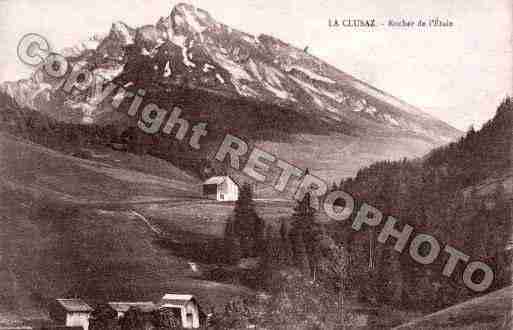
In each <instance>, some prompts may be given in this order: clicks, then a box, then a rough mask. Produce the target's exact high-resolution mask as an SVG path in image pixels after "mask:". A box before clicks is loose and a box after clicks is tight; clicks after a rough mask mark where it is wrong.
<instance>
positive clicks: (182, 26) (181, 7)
mask: <svg viewBox="0 0 513 330" xmlns="http://www.w3.org/2000/svg"><path fill="white" fill-rule="evenodd" d="M169 21H170V22H171V26H172V29H173V31H174V33H176V34H180V35H188V34H191V33H193V34H201V33H203V32H204V31H205V30H206V29H208V28H210V27H212V26H215V25H217V24H218V23H217V22H216V21H215V20H214V19H213V18H212V16H211V15H210V14H209V13H208V12H207V11H205V10H203V9H201V8H196V7H195V6H193V5H191V4H187V3H179V4H177V5H176V6H175V7H174V8H173V10H172V11H171V14H170V16H169Z"/></svg>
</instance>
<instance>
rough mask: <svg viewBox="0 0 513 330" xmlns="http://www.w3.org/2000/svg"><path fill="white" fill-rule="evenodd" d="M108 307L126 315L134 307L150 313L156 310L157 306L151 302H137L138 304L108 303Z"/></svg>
mask: <svg viewBox="0 0 513 330" xmlns="http://www.w3.org/2000/svg"><path fill="white" fill-rule="evenodd" d="M108 305H109V306H110V307H111V308H112V309H113V310H115V311H116V312H121V313H126V312H127V311H128V310H129V309H130V308H131V307H135V308H137V309H139V310H140V311H143V312H150V311H152V310H155V309H157V306H156V305H155V304H154V303H153V302H152V301H138V302H125V301H116V302H109V303H108Z"/></svg>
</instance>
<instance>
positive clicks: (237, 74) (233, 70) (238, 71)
mask: <svg viewBox="0 0 513 330" xmlns="http://www.w3.org/2000/svg"><path fill="white" fill-rule="evenodd" d="M214 60H215V61H216V62H217V64H219V65H220V66H221V67H223V68H224V69H226V70H227V71H228V72H230V74H231V75H232V78H233V79H235V80H243V79H245V80H247V81H253V78H251V76H250V75H249V73H248V72H247V71H246V70H245V69H244V68H243V67H242V66H240V65H239V64H237V63H235V62H233V61H232V60H230V59H229V58H228V57H226V56H224V55H221V54H215V58H214ZM233 79H232V80H233Z"/></svg>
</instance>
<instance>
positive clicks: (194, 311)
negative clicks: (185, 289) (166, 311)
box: [158, 293, 200, 329]
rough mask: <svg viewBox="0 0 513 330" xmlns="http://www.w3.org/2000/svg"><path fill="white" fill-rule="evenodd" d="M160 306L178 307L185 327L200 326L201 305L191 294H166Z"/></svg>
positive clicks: (178, 312)
mask: <svg viewBox="0 0 513 330" xmlns="http://www.w3.org/2000/svg"><path fill="white" fill-rule="evenodd" d="M158 307H159V308H171V309H176V310H177V314H178V315H180V318H181V321H182V327H183V328H185V329H192V328H194V329H196V328H199V327H200V315H199V306H198V303H197V302H196V299H195V298H194V296H193V295H191V294H171V293H168V294H165V295H164V296H163V297H162V299H161V300H160V303H159V304H158Z"/></svg>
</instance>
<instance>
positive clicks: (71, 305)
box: [57, 298, 93, 312]
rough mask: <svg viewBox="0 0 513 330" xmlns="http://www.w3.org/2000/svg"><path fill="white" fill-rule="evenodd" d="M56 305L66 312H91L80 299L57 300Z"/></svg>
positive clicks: (89, 307) (90, 308)
mask: <svg viewBox="0 0 513 330" xmlns="http://www.w3.org/2000/svg"><path fill="white" fill-rule="evenodd" d="M57 303H58V304H59V305H60V306H62V308H64V309H65V310H66V311H68V312H92V311H93V309H92V307H91V306H89V305H88V304H86V302H85V301H83V300H82V299H77V298H75V299H57Z"/></svg>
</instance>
